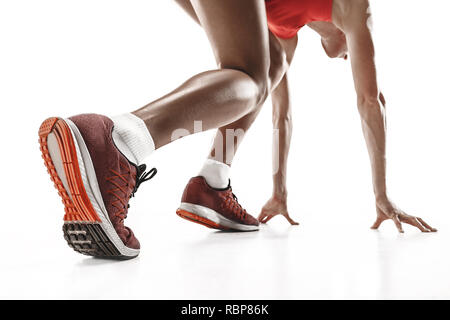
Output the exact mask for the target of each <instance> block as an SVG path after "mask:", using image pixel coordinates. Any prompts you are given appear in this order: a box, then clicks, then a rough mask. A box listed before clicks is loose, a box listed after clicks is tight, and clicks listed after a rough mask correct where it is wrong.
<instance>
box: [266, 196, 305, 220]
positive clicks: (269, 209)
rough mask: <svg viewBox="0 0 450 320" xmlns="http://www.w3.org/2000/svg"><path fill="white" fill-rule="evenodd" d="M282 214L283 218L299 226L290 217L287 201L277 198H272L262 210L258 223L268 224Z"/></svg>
mask: <svg viewBox="0 0 450 320" xmlns="http://www.w3.org/2000/svg"><path fill="white" fill-rule="evenodd" d="M279 214H281V215H282V216H283V217H285V218H286V219H287V221H289V223H290V224H291V225H298V224H299V223H298V222H295V221H294V220H292V219H291V217H290V216H289V213H288V210H287V201H286V199H279V198H276V197H272V198H270V200H269V201H267V203H266V204H265V205H264V207H263V208H262V209H261V213H260V214H259V217H258V221H259V222H261V223H267V222H269V220H270V219H272V218H273V217H275V216H276V215H279Z"/></svg>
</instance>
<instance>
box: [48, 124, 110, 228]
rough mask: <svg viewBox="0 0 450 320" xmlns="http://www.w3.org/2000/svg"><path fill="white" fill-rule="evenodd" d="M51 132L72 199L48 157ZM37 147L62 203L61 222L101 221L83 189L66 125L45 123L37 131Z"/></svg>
mask: <svg viewBox="0 0 450 320" xmlns="http://www.w3.org/2000/svg"><path fill="white" fill-rule="evenodd" d="M50 133H53V134H54V135H55V137H56V139H57V141H58V146H59V152H60V155H61V159H62V162H63V167H64V172H65V175H66V178H67V183H68V185H69V190H70V194H71V195H72V197H70V196H69V194H68V193H67V191H66V189H65V188H64V185H63V183H62V181H61V178H60V177H59V176H58V173H57V171H56V169H55V165H54V163H53V161H52V158H51V157H50V152H49V149H48V143H47V141H48V135H49V134H50ZM39 144H40V150H41V152H42V158H43V159H44V164H45V166H46V167H47V171H48V173H49V174H50V178H51V180H52V181H53V183H54V185H55V188H56V190H58V194H59V195H60V196H61V198H62V202H63V204H64V210H65V215H64V221H81V222H101V219H100V218H99V216H98V215H97V213H96V212H95V210H94V208H93V206H92V203H91V201H90V200H89V197H88V196H87V193H86V190H85V188H84V184H83V179H82V178H81V172H80V167H79V165H78V157H77V151H76V148H75V142H74V140H73V137H72V132H71V131H70V128H69V126H68V125H67V123H66V122H65V121H64V120H62V119H60V118H55V117H53V118H49V119H47V120H45V121H44V122H43V123H42V124H41V127H40V128H39Z"/></svg>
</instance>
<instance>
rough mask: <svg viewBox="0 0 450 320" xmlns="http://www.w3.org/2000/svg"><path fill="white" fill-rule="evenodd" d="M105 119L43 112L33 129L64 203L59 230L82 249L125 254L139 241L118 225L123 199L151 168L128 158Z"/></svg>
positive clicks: (123, 210)
mask: <svg viewBox="0 0 450 320" xmlns="http://www.w3.org/2000/svg"><path fill="white" fill-rule="evenodd" d="M112 129H113V122H112V120H111V119H109V118H107V117H104V116H101V115H96V114H84V115H79V116H75V117H72V118H69V119H61V118H49V119H47V120H45V121H44V122H43V123H42V125H41V127H40V129H39V143H40V145H41V151H42V157H43V158H44V161H45V165H46V167H47V169H48V173H49V174H50V177H51V179H52V181H53V182H54V184H55V187H56V189H57V190H58V193H59V195H60V196H61V198H62V200H63V204H64V206H65V215H64V225H63V232H64V238H65V239H66V241H67V243H68V244H69V246H70V247H72V248H73V249H74V250H75V251H77V252H80V253H82V254H86V255H90V256H96V257H102V258H116V259H130V258H134V257H136V256H137V255H138V254H139V249H140V245H139V241H138V240H137V239H136V237H135V236H134V234H133V232H132V231H131V229H130V228H128V227H126V226H125V225H124V219H125V218H126V217H127V213H128V208H129V205H128V201H129V200H130V198H131V197H132V196H133V195H134V194H135V192H136V190H137V188H138V187H139V185H140V184H141V183H142V182H144V181H147V180H150V179H151V178H152V177H153V176H154V175H155V174H156V169H152V170H150V171H149V172H144V171H145V165H141V166H136V165H135V164H133V163H131V162H130V161H128V159H127V158H125V156H123V155H122V154H121V153H120V151H119V150H118V149H117V147H116V146H115V144H114V142H113V140H112Z"/></svg>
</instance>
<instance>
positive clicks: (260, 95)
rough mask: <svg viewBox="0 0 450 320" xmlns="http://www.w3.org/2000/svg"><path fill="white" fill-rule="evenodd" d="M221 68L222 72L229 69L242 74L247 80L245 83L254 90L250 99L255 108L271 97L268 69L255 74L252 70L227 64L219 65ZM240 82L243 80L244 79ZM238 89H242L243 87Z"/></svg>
mask: <svg viewBox="0 0 450 320" xmlns="http://www.w3.org/2000/svg"><path fill="white" fill-rule="evenodd" d="M219 68H220V69H222V70H224V69H229V70H233V71H239V72H241V75H242V76H244V78H245V82H246V83H248V84H249V85H250V86H251V88H252V90H251V92H252V93H251V95H250V98H251V100H252V103H253V104H254V105H255V106H259V105H260V104H262V103H264V101H265V100H266V99H267V97H268V96H269V92H270V80H269V70H268V69H267V70H265V69H258V70H257V71H256V72H255V71H253V70H252V68H245V67H237V66H233V65H226V64H219ZM239 78H241V77H239ZM240 80H242V78H241V79H240ZM237 87H238V88H241V86H237Z"/></svg>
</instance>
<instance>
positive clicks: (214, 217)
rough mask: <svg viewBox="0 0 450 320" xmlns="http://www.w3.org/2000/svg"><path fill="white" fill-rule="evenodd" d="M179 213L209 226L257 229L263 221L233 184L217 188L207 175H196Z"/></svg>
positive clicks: (188, 187)
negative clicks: (241, 200)
mask: <svg viewBox="0 0 450 320" xmlns="http://www.w3.org/2000/svg"><path fill="white" fill-rule="evenodd" d="M177 214H178V215H179V216H180V217H182V218H184V219H186V220H189V221H192V222H196V223H199V224H201V225H204V226H206V227H208V228H214V229H219V230H230V231H256V230H258V229H259V222H258V220H256V219H255V218H254V217H252V216H251V215H250V214H248V213H247V211H246V210H245V209H244V208H242V206H241V205H240V204H239V202H238V200H237V198H236V196H235V195H234V193H233V192H232V190H231V186H228V188H226V189H214V188H212V187H210V186H209V185H208V183H207V182H206V180H205V178H203V177H195V178H192V179H191V180H190V181H189V183H188V185H187V186H186V188H185V189H184V193H183V196H182V198H181V205H180V207H179V208H178V210H177Z"/></svg>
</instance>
